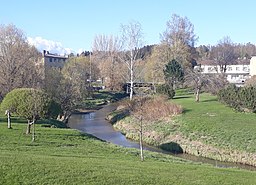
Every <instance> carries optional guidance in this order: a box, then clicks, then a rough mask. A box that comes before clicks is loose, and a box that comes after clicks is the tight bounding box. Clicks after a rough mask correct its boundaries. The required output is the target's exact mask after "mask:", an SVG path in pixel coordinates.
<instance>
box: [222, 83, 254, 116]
mask: <svg viewBox="0 0 256 185" xmlns="http://www.w3.org/2000/svg"><path fill="white" fill-rule="evenodd" d="M218 99H219V101H221V102H223V103H225V104H227V105H228V106H230V107H232V108H234V109H236V110H238V111H246V112H247V111H250V112H256V101H255V99H256V87H252V86H249V87H236V86H235V85H230V86H228V87H227V88H226V89H222V90H220V91H219V93H218Z"/></svg>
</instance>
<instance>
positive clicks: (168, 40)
mask: <svg viewBox="0 0 256 185" xmlns="http://www.w3.org/2000/svg"><path fill="white" fill-rule="evenodd" d="M166 25H167V28H166V31H165V32H164V33H163V34H162V43H164V44H165V45H166V47H167V48H168V50H169V53H168V55H169V57H170V58H168V59H167V61H169V60H172V59H175V60H177V61H178V62H180V63H181V64H182V65H183V66H189V67H190V66H191V61H192V58H193V57H194V56H193V52H192V50H193V47H194V44H195V42H196V41H197V39H198V38H197V36H196V35H195V33H194V25H193V24H192V23H191V22H190V21H189V19H188V18H187V17H184V18H183V17H180V16H178V15H176V14H173V15H172V17H171V20H169V21H168V22H167V24H166Z"/></svg>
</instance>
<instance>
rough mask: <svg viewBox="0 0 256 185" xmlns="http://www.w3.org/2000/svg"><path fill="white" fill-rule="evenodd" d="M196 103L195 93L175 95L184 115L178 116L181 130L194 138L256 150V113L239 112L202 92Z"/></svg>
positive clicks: (216, 144)
mask: <svg viewBox="0 0 256 185" xmlns="http://www.w3.org/2000/svg"><path fill="white" fill-rule="evenodd" d="M200 98H201V100H200V102H199V103H196V102H195V100H194V96H193V95H188V96H183V97H176V98H175V99H174V100H173V101H174V102H175V103H177V104H180V105H182V107H183V108H184V112H185V113H184V114H183V115H182V116H179V117H178V118H177V122H178V123H179V126H180V127H179V131H181V132H182V133H183V134H185V135H186V136H187V137H189V138H191V139H193V140H201V141H203V142H205V143H207V144H211V145H215V146H220V147H222V148H226V149H236V150H241V151H247V152H253V153H255V152H256V134H255V133H256V115H255V114H253V113H240V112H236V111H234V110H233V109H231V108H229V107H227V106H225V105H223V104H221V103H220V102H218V101H217V98H216V97H215V96H211V95H209V94H202V95H201V96H200Z"/></svg>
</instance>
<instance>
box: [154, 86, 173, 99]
mask: <svg viewBox="0 0 256 185" xmlns="http://www.w3.org/2000/svg"><path fill="white" fill-rule="evenodd" d="M156 92H157V93H159V94H164V95H167V96H168V97H169V98H170V99H172V98H173V97H174V96H175V91H174V90H173V88H172V87H171V86H169V85H167V84H162V85H159V86H157V88H156Z"/></svg>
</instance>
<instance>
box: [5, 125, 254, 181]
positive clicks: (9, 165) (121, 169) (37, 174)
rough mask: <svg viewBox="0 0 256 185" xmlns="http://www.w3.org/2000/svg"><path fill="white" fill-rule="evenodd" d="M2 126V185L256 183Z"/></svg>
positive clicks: (249, 177)
mask: <svg viewBox="0 0 256 185" xmlns="http://www.w3.org/2000/svg"><path fill="white" fill-rule="evenodd" d="M25 129H26V125H25V124H13V129H7V128H6V124H4V123H0V141H1V142H0V184H11V185H14V184H246V185H248V184H255V183H256V173H255V172H250V171H243V170H236V169H218V168H214V167H211V166H205V165H198V164H191V163H188V162H182V161H180V160H178V159H175V158H173V157H171V156H165V155H162V154H155V153H150V152H147V153H146V161H145V162H140V161H139V157H138V151H137V150H135V149H124V148H120V147H117V146H114V145H111V144H107V143H104V142H101V141H99V140H96V139H94V138H93V137H90V136H88V135H82V134H80V133H79V132H77V131H74V130H69V129H55V128H45V127H40V126H37V127H36V133H37V138H36V142H34V143H31V136H26V135H24V134H23V133H24V131H25Z"/></svg>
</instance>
